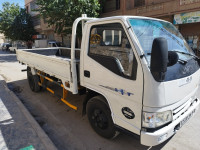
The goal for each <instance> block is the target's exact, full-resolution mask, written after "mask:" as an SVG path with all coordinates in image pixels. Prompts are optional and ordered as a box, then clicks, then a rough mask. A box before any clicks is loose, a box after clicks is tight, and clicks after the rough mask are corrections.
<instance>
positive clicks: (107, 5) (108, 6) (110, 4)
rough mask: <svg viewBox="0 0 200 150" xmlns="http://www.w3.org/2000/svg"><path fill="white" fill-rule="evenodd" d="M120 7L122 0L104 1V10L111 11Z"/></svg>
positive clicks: (105, 11)
mask: <svg viewBox="0 0 200 150" xmlns="http://www.w3.org/2000/svg"><path fill="white" fill-rule="evenodd" d="M119 9H120V0H106V1H105V2H104V3H103V12H104V13H107V12H111V11H115V10H119Z"/></svg>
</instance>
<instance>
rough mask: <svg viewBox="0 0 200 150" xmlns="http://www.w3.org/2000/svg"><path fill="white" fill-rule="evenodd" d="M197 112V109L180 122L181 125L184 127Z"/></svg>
mask: <svg viewBox="0 0 200 150" xmlns="http://www.w3.org/2000/svg"><path fill="white" fill-rule="evenodd" d="M194 113H195V109H194V110H193V111H192V112H191V113H190V114H189V115H188V116H187V117H185V118H184V119H183V120H182V121H181V122H180V127H182V126H183V125H184V124H185V123H186V122H187V121H188V120H189V119H190V118H191V117H192V116H193V114H194Z"/></svg>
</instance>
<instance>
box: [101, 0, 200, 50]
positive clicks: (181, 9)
mask: <svg viewBox="0 0 200 150" xmlns="http://www.w3.org/2000/svg"><path fill="white" fill-rule="evenodd" d="M111 6H112V7H111ZM117 15H134V16H147V17H154V18H159V19H163V20H166V21H169V22H171V23H173V24H174V25H175V26H176V27H177V28H178V29H179V31H180V32H181V33H182V35H183V36H184V37H185V39H186V41H187V42H188V43H189V45H190V46H191V47H192V48H193V49H195V50H196V49H197V50H200V40H199V39H200V0H107V1H106V4H105V6H104V13H103V14H102V17H107V16H117Z"/></svg>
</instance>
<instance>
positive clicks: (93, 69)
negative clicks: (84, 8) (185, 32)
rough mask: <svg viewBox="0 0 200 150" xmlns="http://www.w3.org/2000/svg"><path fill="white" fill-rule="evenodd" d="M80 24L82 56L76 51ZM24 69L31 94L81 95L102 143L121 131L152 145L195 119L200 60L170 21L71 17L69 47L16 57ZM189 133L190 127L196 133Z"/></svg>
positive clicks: (139, 18) (21, 51)
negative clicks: (59, 92) (54, 87)
mask: <svg viewBox="0 0 200 150" xmlns="http://www.w3.org/2000/svg"><path fill="white" fill-rule="evenodd" d="M80 21H82V29H83V30H82V31H83V35H82V44H81V49H75V41H76V30H77V24H78V23H79V22H80ZM17 59H18V60H19V62H21V63H23V64H26V65H27V66H28V68H27V76H28V81H29V85H30V88H31V89H32V90H33V91H35V92H37V91H39V90H40V89H41V87H45V88H46V89H47V90H48V91H49V92H51V93H53V94H55V91H53V90H52V89H50V88H49V87H47V84H46V81H49V82H53V83H55V84H57V85H59V86H61V87H62V88H63V96H62V97H61V100H62V101H63V102H64V103H65V104H67V105H68V106H69V107H71V108H73V109H75V110H77V107H76V106H74V105H73V104H71V103H69V102H68V101H67V100H66V93H67V92H66V91H70V92H72V93H73V94H78V93H84V94H86V98H85V100H84V102H83V113H87V116H88V120H89V122H90V124H91V126H92V128H93V129H94V130H95V131H96V132H97V133H98V134H99V135H101V136H103V137H105V138H113V137H115V136H116V135H117V133H118V131H119V129H120V131H121V130H125V131H129V132H131V133H134V134H136V135H139V136H140V141H141V144H143V145H147V146H154V145H158V144H160V143H162V142H164V141H166V140H167V139H168V138H170V137H171V136H172V135H174V134H175V133H176V132H177V131H178V130H179V129H180V128H181V127H182V126H183V125H184V123H185V122H187V121H188V120H189V119H190V118H191V117H192V116H193V115H194V114H195V113H196V112H197V109H198V107H199V103H200V102H199V99H198V98H197V96H196V93H197V89H198V87H199V82H200V81H199V80H200V69H199V66H200V61H199V58H197V57H196V56H195V55H194V53H193V52H192V50H191V49H190V48H189V46H188V44H187V43H186V41H185V40H184V38H183V37H182V35H181V34H180V33H179V31H178V30H177V29H176V28H175V27H174V26H173V25H172V24H171V23H169V22H167V21H163V20H159V19H154V18H148V17H136V16H116V17H108V18H98V19H97V18H87V17H86V16H82V17H80V18H77V19H76V20H75V22H74V24H73V28H72V42H71V48H69V49H67V48H66V49H64V48H48V49H33V50H20V51H17ZM194 128H195V127H194Z"/></svg>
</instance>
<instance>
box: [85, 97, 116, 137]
mask: <svg viewBox="0 0 200 150" xmlns="http://www.w3.org/2000/svg"><path fill="white" fill-rule="evenodd" d="M87 116H88V120H89V122H90V124H91V126H92V128H93V129H94V131H95V132H96V133H98V134H99V135H101V136H102V137H105V138H114V137H116V136H117V135H118V132H117V131H116V128H115V126H114V123H113V120H112V117H111V112H110V109H109V107H108V105H107V104H106V102H105V100H104V98H103V97H102V96H95V97H93V98H91V99H90V100H89V101H88V103H87Z"/></svg>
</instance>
